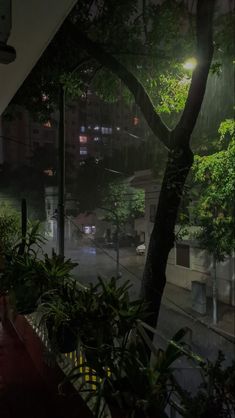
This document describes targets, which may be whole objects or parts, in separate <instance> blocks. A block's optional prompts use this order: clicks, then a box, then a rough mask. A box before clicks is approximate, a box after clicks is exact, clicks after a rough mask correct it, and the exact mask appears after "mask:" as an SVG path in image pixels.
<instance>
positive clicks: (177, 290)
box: [162, 283, 235, 341]
mask: <svg viewBox="0 0 235 418" xmlns="http://www.w3.org/2000/svg"><path fill="white" fill-rule="evenodd" d="M162 303H163V304H164V305H165V306H167V308H168V309H171V310H173V311H176V312H178V313H180V314H182V315H186V316H188V317H190V318H191V319H197V320H198V321H199V322H201V323H204V324H205V325H206V326H207V327H210V328H213V329H215V331H217V332H220V333H221V334H224V335H226V336H228V338H230V339H231V340H232V341H233V340H234V341H235V307H233V306H231V305H227V304H225V303H221V302H218V323H217V325H213V320H212V317H213V307H212V300H211V299H210V298H207V313H206V315H201V314H199V313H198V312H195V311H194V310H193V309H192V301H191V292H190V291H189V290H186V289H183V288H182V287H179V286H176V285H173V284H171V283H167V284H166V287H165V291H164V296H163V299H162Z"/></svg>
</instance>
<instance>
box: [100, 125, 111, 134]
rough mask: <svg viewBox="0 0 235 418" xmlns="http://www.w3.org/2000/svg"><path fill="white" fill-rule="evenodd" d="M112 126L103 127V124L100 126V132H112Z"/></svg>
mask: <svg viewBox="0 0 235 418" xmlns="http://www.w3.org/2000/svg"><path fill="white" fill-rule="evenodd" d="M112 131H113V130H112V128H107V127H105V126H102V127H101V132H102V134H111V133H112Z"/></svg>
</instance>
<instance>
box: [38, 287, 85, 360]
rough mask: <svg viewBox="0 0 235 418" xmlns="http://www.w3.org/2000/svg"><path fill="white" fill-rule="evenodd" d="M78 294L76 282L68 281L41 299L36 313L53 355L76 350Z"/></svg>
mask: <svg viewBox="0 0 235 418" xmlns="http://www.w3.org/2000/svg"><path fill="white" fill-rule="evenodd" d="M78 293H79V290H78V289H77V283H76V281H75V280H74V281H73V280H68V281H67V282H63V283H60V285H59V286H58V288H57V289H54V290H50V291H48V292H46V293H44V294H43V295H42V297H41V300H40V303H39V306H38V311H37V314H38V318H39V325H40V326H45V327H46V329H47V334H48V339H49V341H50V345H51V348H52V350H53V352H55V353H58V352H60V353H67V352H71V351H74V350H76V349H77V346H78V339H79V333H78V299H79V298H78V297H77V296H78Z"/></svg>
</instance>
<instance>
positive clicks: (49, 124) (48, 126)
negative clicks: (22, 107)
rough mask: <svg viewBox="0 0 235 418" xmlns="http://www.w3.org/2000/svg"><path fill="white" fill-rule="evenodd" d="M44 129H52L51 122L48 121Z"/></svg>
mask: <svg viewBox="0 0 235 418" xmlns="http://www.w3.org/2000/svg"><path fill="white" fill-rule="evenodd" d="M43 126H44V128H51V122H50V121H49V120H48V121H47V122H45V123H44V124H43Z"/></svg>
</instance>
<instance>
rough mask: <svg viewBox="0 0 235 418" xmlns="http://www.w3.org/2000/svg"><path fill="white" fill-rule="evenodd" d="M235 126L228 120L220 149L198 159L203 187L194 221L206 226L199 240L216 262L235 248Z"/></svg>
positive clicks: (196, 168) (222, 129) (195, 170)
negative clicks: (223, 147)
mask: <svg viewBox="0 0 235 418" xmlns="http://www.w3.org/2000/svg"><path fill="white" fill-rule="evenodd" d="M234 127H235V123H234V121H233V120H226V121H224V122H222V123H221V125H220V128H219V133H220V141H219V147H221V146H222V145H223V146H225V140H226V142H227V144H226V149H222V150H219V151H217V152H215V153H214V154H211V155H208V156H203V157H200V156H195V162H194V166H193V174H194V178H195V181H196V183H197V185H198V187H199V195H198V196H199V197H198V200H197V202H196V206H195V208H194V218H196V219H197V224H198V225H200V226H201V227H202V229H201V232H199V233H198V235H197V237H198V239H199V241H200V243H201V245H202V246H203V248H206V249H207V250H208V251H209V252H210V253H212V254H213V255H214V256H215V257H216V259H217V260H218V261H219V260H223V259H224V257H225V256H226V255H229V254H231V252H232V251H233V249H234V248H235V237H234V190H235V165H234V161H235V135H234Z"/></svg>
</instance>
